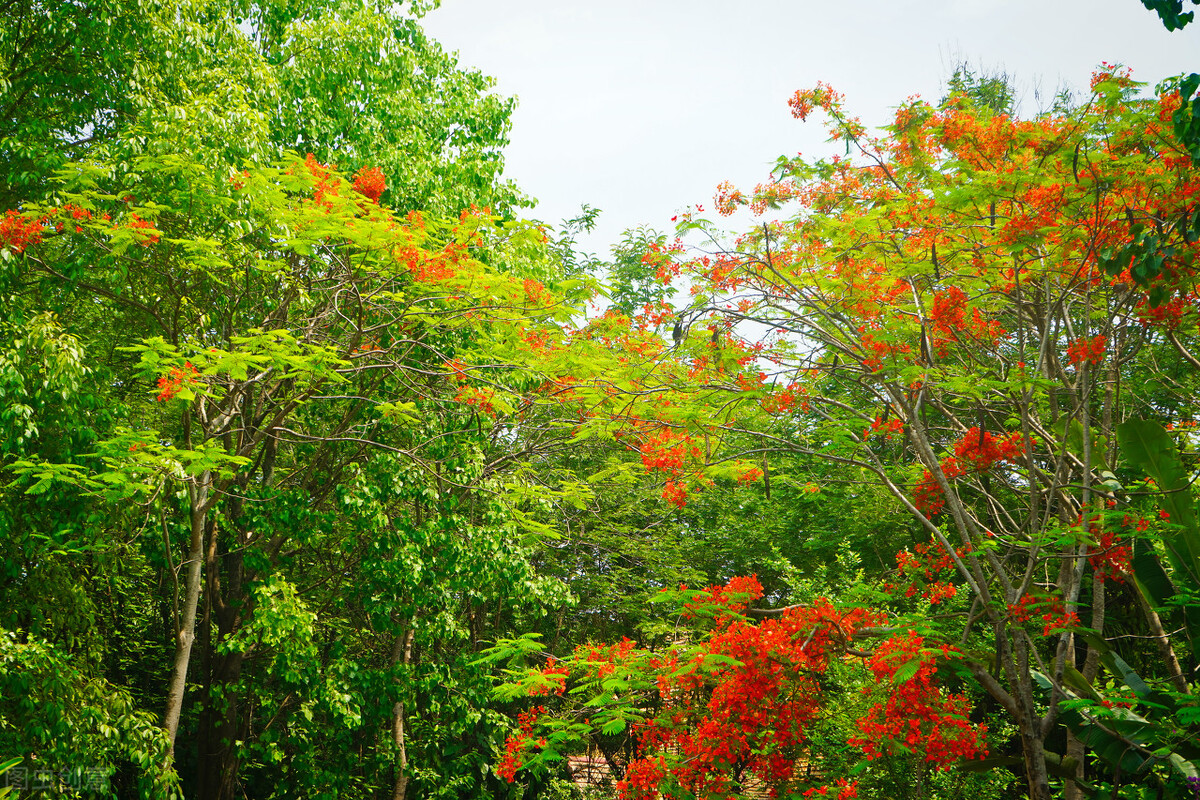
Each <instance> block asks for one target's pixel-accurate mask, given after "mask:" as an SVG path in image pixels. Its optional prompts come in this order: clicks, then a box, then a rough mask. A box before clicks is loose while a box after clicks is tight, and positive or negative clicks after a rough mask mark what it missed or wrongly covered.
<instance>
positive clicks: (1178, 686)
mask: <svg viewBox="0 0 1200 800" xmlns="http://www.w3.org/2000/svg"><path fill="white" fill-rule="evenodd" d="M1130 588H1131V589H1132V590H1133V596H1134V597H1135V598H1137V603H1138V606H1139V607H1140V608H1141V609H1142V615H1143V616H1144V617H1145V618H1146V624H1148V625H1149V626H1150V636H1151V637H1152V638H1153V639H1154V644H1155V645H1157V646H1158V654H1159V656H1161V657H1162V660H1163V664H1164V665H1166V668H1167V676H1168V677H1169V678H1170V679H1171V685H1172V686H1173V687H1175V691H1177V692H1179V693H1181V694H1188V693H1189V692H1188V683H1187V679H1186V678H1184V677H1183V669H1182V668H1181V667H1180V666H1179V658H1178V657H1176V655H1175V649H1174V648H1173V647H1171V639H1170V637H1168V636H1167V631H1166V629H1164V628H1163V624H1162V619H1161V618H1160V617H1159V616H1158V612H1157V611H1155V610H1154V606H1153V605H1151V603H1150V598H1148V597H1146V594H1145V592H1143V591H1142V587H1140V586H1138V585H1137V582H1136V581H1131V582H1130Z"/></svg>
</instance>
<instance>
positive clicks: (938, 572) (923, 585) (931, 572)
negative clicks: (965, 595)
mask: <svg viewBox="0 0 1200 800" xmlns="http://www.w3.org/2000/svg"><path fill="white" fill-rule="evenodd" d="M913 550H914V551H915V554H914V553H910V552H909V551H908V550H901V551H900V552H899V553H896V568H897V571H898V572H899V575H898V576H897V579H896V583H894V584H892V583H888V584H885V585H884V590H885V591H887V592H888V593H889V594H892V595H895V594H896V593H897V592H900V591H903V593H904V596H905V597H913V596H915V595H918V594H919V595H921V596H922V597H924V598H926V599H927V600H929V602H931V603H933V604H935V605H936V604H938V603H940V602H942V601H943V600H948V599H950V598H951V597H954V595H955V594H956V592H957V589H955V587H954V584H952V583H950V582H949V581H948V580H947V579H948V578H949V577H951V576H953V575H954V572H955V567H954V559H952V558H951V557H950V554H949V553H947V552H946V550H945V548H943V547H942V545H941V543H940V542H938V541H937V540H936V539H933V538H930V540H929V541H928V542H921V543H919V544H917V545H915V546H914V547H913ZM958 555H959V556H960V557H961V556H964V555H966V551H965V550H961V549H960V550H959V551H958Z"/></svg>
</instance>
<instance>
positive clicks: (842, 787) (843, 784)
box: [804, 778, 858, 800]
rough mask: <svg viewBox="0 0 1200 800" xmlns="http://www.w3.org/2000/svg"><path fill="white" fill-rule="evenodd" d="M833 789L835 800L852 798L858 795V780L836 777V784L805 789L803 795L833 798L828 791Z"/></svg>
mask: <svg viewBox="0 0 1200 800" xmlns="http://www.w3.org/2000/svg"><path fill="white" fill-rule="evenodd" d="M834 790H837V795H836V800H854V798H856V797H858V781H847V780H846V779H845V778H838V780H837V785H836V786H817V787H814V788H812V789H809V790H808V791H806V792H805V793H804V796H805V797H828V798H833V797H834V795H831V794H830V792H832V791H834Z"/></svg>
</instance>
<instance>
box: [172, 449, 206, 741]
mask: <svg viewBox="0 0 1200 800" xmlns="http://www.w3.org/2000/svg"><path fill="white" fill-rule="evenodd" d="M211 489H212V473H211V472H209V471H207V470H205V471H204V472H203V473H201V474H200V476H199V477H198V478H196V480H195V482H194V483H192V484H190V485H189V486H188V501H189V512H190V518H191V519H190V522H191V536H190V538H189V541H188V556H187V561H186V562H185V563H184V564H183V565H182V566H183V576H184V580H183V586H184V601H183V614H182V616H181V619H180V624H179V630H178V631H176V635H175V664H174V666H173V668H172V670H171V683H170V687H169V688H168V690H167V708H166V711H165V713H164V714H163V727H164V728H166V730H167V743H168V749H167V762H168V764H171V763H173V762H174V760H175V735H176V733H178V731H179V715H180V713H181V712H182V711H183V696H184V693H185V692H186V690H187V673H188V662H189V661H190V660H191V656H192V642H193V641H194V640H195V638H196V608H197V606H198V605H199V603H200V580H201V569H200V567H201V564H202V563H203V558H204V527H205V523H206V522H207V514H208V499H209V492H210V491H211Z"/></svg>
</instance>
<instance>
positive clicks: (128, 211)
mask: <svg viewBox="0 0 1200 800" xmlns="http://www.w3.org/2000/svg"><path fill="white" fill-rule="evenodd" d="M1146 5H1147V7H1148V8H1150V7H1152V6H1157V10H1158V11H1159V13H1160V15H1162V18H1163V20H1164V23H1165V24H1167V25H1168V27H1172V26H1174V27H1181V26H1182V25H1185V24H1187V22H1188V21H1189V20H1190V18H1189V17H1188V16H1187V14H1185V13H1183V10H1182V7H1181V5H1180V4H1179V3H1175V4H1174V6H1171V4H1152V3H1149V2H1147V3H1146ZM422 10H423V9H422V8H421V7H417V8H408V9H398V8H395V7H393V5H392V4H390V3H375V2H356V1H354V0H346V2H328V1H327V0H311V1H310V2H294V1H293V0H288V1H287V2H284V1H283V0H276V1H275V2H264V3H259V2H255V3H246V2H223V1H218V0H173V2H169V3H147V2H140V3H111V2H107V1H106V0H94V1H93V0H86V1H85V2H56V1H52V0H37V2H34V3H31V4H14V5H12V7H10V8H9V9H7V11H8V12H11V13H7V14H6V15H5V17H4V21H3V22H0V53H3V55H4V57H5V63H6V64H7V65H8V66H7V67H6V69H7V70H8V71H7V73H5V75H4V76H3V83H2V84H0V85H2V86H3V97H2V98H0V108H2V109H3V112H2V113H0V164H2V165H3V166H2V167H0V200H2V202H3V204H4V205H3V208H0V213H3V218H2V219H0V303H3V305H4V307H5V308H6V310H7V314H6V315H5V317H4V318H3V320H0V398H2V399H3V402H2V403H0V470H2V471H3V475H4V478H3V481H0V485H2V486H3V489H2V490H0V532H2V533H3V536H0V570H2V571H3V575H4V580H3V582H0V755H2V754H12V755H14V756H18V757H17V758H16V759H15V760H13V761H11V762H9V763H8V764H7V768H8V772H7V773H6V776H7V779H8V782H9V785H10V786H16V787H20V788H33V787H34V782H35V781H37V782H39V785H38V787H37V788H38V789H40V790H43V791H46V792H48V793H50V794H55V795H56V796H57V795H61V796H90V794H94V793H97V792H100V793H107V795H108V796H116V797H151V798H167V797H198V798H204V800H209V799H210V798H233V797H263V798H266V797H281V798H283V797H286V798H291V797H310V796H311V797H315V796H320V797H353V798H357V797H362V798H367V797H372V798H374V797H380V796H390V797H392V798H394V800H403V799H404V798H409V797H435V798H459V797H461V798H476V797H542V798H567V797H583V796H612V797H621V798H628V799H630V800H642V799H643V798H644V799H645V800H650V799H651V798H660V797H661V798H689V799H690V798H730V797H737V798H740V797H764V796H771V797H780V798H785V797H829V798H833V797H837V798H839V799H840V800H844V799H845V798H851V797H864V798H866V797H871V798H885V797H886V798H897V797H911V798H928V797H938V798H946V799H947V800H949V798H959V797H962V798H966V797H972V798H976V799H978V800H982V799H983V798H1001V797H1011V796H1017V795H1028V796H1029V797H1031V798H1038V800H1042V799H1043V798H1051V797H1057V796H1062V797H1066V798H1081V797H1129V798H1135V797H1136V798H1142V797H1171V798H1189V797H1192V796H1193V795H1194V793H1195V791H1197V788H1196V787H1197V786H1200V773H1198V772H1197V766H1198V764H1200V747H1198V746H1197V744H1196V742H1197V732H1198V730H1200V705H1197V701H1196V699H1195V698H1196V688H1197V669H1198V666H1200V596H1198V595H1197V586H1198V585H1200V522H1198V517H1197V506H1196V491H1195V488H1194V483H1195V477H1196V474H1197V473H1196V469H1197V463H1196V453H1197V434H1196V424H1197V419H1198V418H1200V410H1198V408H1197V400H1196V398H1197V391H1198V389H1200V385H1198V383H1197V381H1198V376H1200V295H1198V294H1197V283H1196V277H1197V274H1198V269H1200V267H1198V264H1197V254H1198V252H1200V173H1197V164H1198V163H1200V158H1198V157H1197V151H1196V142H1195V139H1196V137H1195V136H1194V135H1193V134H1195V131H1194V130H1193V128H1195V125H1194V122H1195V119H1194V118H1195V116H1196V114H1197V113H1198V112H1197V110H1196V108H1193V106H1194V104H1195V103H1196V102H1200V101H1194V100H1193V99H1192V95H1193V94H1194V93H1195V90H1196V85H1194V84H1195V81H1193V80H1192V79H1193V78H1195V77H1196V76H1191V77H1183V78H1179V79H1176V80H1174V81H1167V82H1165V83H1164V84H1162V85H1161V86H1160V87H1159V90H1158V91H1157V92H1155V93H1153V94H1150V93H1147V92H1146V90H1145V87H1143V86H1142V85H1141V84H1138V83H1136V82H1134V80H1133V78H1132V76H1131V75H1130V73H1129V72H1128V70H1125V69H1124V68H1122V67H1119V66H1112V65H1103V66H1102V67H1101V68H1099V69H1098V70H1097V72H1096V73H1095V75H1094V76H1093V79H1092V82H1091V85H1090V87H1089V91H1088V93H1087V94H1086V96H1082V97H1079V98H1076V99H1075V100H1074V101H1071V100H1070V99H1069V98H1066V97H1063V98H1060V101H1059V102H1058V103H1057V104H1056V106H1055V107H1054V108H1052V109H1050V110H1048V111H1045V112H1043V113H1039V114H1036V115H1033V116H1030V117H1028V118H1022V117H1020V116H1018V115H1017V113H1016V111H1015V108H1014V104H1013V102H1012V92H1011V87H1009V86H1008V85H1007V84H1006V83H1005V81H1004V80H1002V79H999V78H996V77H993V76H986V75H984V76H980V75H976V74H974V73H972V72H970V71H966V70H964V71H960V72H958V73H957V74H956V75H955V76H954V77H953V78H952V79H951V81H950V82H949V85H948V87H947V93H946V96H945V97H944V98H942V99H941V100H940V101H939V102H938V103H936V104H933V103H929V102H926V101H923V100H920V99H910V100H908V101H906V102H904V103H903V104H901V105H900V106H899V107H898V108H897V110H896V114H895V117H894V119H893V120H892V121H891V123H890V124H889V125H887V126H885V127H883V128H881V129H879V130H872V129H871V128H869V127H868V126H867V125H865V124H864V123H863V122H861V121H860V120H858V119H857V118H855V117H854V116H852V115H851V114H850V113H849V111H848V110H847V109H848V107H849V106H848V103H847V101H846V100H845V99H844V98H843V97H842V96H841V95H840V94H839V93H838V92H837V91H836V90H835V89H834V88H832V87H830V86H827V85H825V84H818V85H817V86H816V87H814V88H811V89H806V90H800V91H797V92H796V93H795V95H794V96H793V97H792V98H791V99H790V107H791V109H792V113H793V114H794V116H795V117H796V118H797V119H798V120H800V121H804V120H807V119H809V118H810V117H817V116H820V117H822V118H823V119H824V120H825V121H826V123H827V125H828V130H829V134H830V137H831V140H832V141H833V142H835V143H836V144H837V146H838V149H839V150H843V151H844V155H839V156H831V157H829V158H823V159H815V160H809V159H804V158H801V157H799V156H797V157H784V158H780V159H779V160H778V162H777V163H776V165H775V168H774V170H773V172H772V175H771V177H770V179H769V180H768V181H766V182H764V183H762V184H760V185H758V186H757V187H755V188H754V189H753V190H750V189H739V188H737V187H734V186H733V185H731V184H723V185H721V186H720V187H718V193H717V196H716V198H715V208H716V211H717V212H718V214H719V215H721V216H722V217H729V218H730V219H744V218H747V217H745V216H735V214H738V213H739V212H742V211H748V212H750V214H752V215H755V216H754V221H753V222H751V223H749V224H746V225H744V226H743V227H744V229H743V231H742V232H741V233H740V234H729V233H726V232H725V231H724V230H722V225H723V224H724V223H723V222H722V220H721V219H717V220H712V219H707V218H704V217H703V214H702V212H701V211H699V210H697V211H695V212H693V213H689V214H684V215H682V216H681V217H680V218H679V219H678V220H677V222H678V228H677V230H676V232H675V235H674V236H673V237H672V236H669V235H664V234H660V233H659V232H657V231H655V230H653V229H652V228H649V227H644V228H640V229H637V230H632V231H629V232H627V234H626V235H625V238H624V240H623V241H621V242H620V243H618V244H617V245H616V246H615V247H614V248H613V250H612V253H611V257H610V258H608V259H607V260H606V259H601V258H595V257H589V256H585V255H582V254H580V253H578V252H577V251H576V241H577V237H578V235H579V234H580V233H581V232H582V231H585V230H587V229H589V228H590V226H591V224H592V222H593V221H594V216H595V210H594V209H590V208H587V207H585V208H584V210H583V212H582V214H581V216H580V217H579V218H577V219H574V220H569V221H567V222H566V223H565V224H564V226H563V227H562V228H561V229H560V230H558V231H554V230H552V229H551V228H550V227H549V226H546V225H544V224H542V223H539V222H536V221H526V220H522V219H520V218H519V216H518V214H519V212H520V209H521V208H523V207H524V205H525V203H526V200H525V198H524V196H523V195H522V194H521V193H520V191H519V190H518V189H517V188H516V187H515V186H514V185H513V184H511V183H509V182H507V181H505V180H503V179H502V178H501V172H502V166H503V163H502V159H501V153H502V149H503V147H504V145H505V144H506V142H507V136H508V129H509V119H510V115H511V112H512V109H513V102H512V100H510V99H508V98H503V97H500V96H498V95H496V94H494V93H492V91H491V89H492V86H493V83H492V81H491V80H490V79H489V78H486V77H484V76H482V75H481V74H479V73H477V72H475V71H472V70H466V69H463V68H461V67H459V66H458V64H457V63H456V62H455V59H454V58H453V57H451V56H449V55H447V54H446V53H445V51H443V50H442V48H441V47H440V46H439V45H438V44H437V43H436V42H434V41H432V40H431V39H429V38H428V37H427V36H426V35H425V34H424V33H423V32H422V30H421V27H420V24H419V16H418V14H419V12H420V11H422ZM1172 14H1173V15H1174V16H1171V15H1172ZM5 766H6V765H4V764H0V769H3V768H5Z"/></svg>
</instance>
